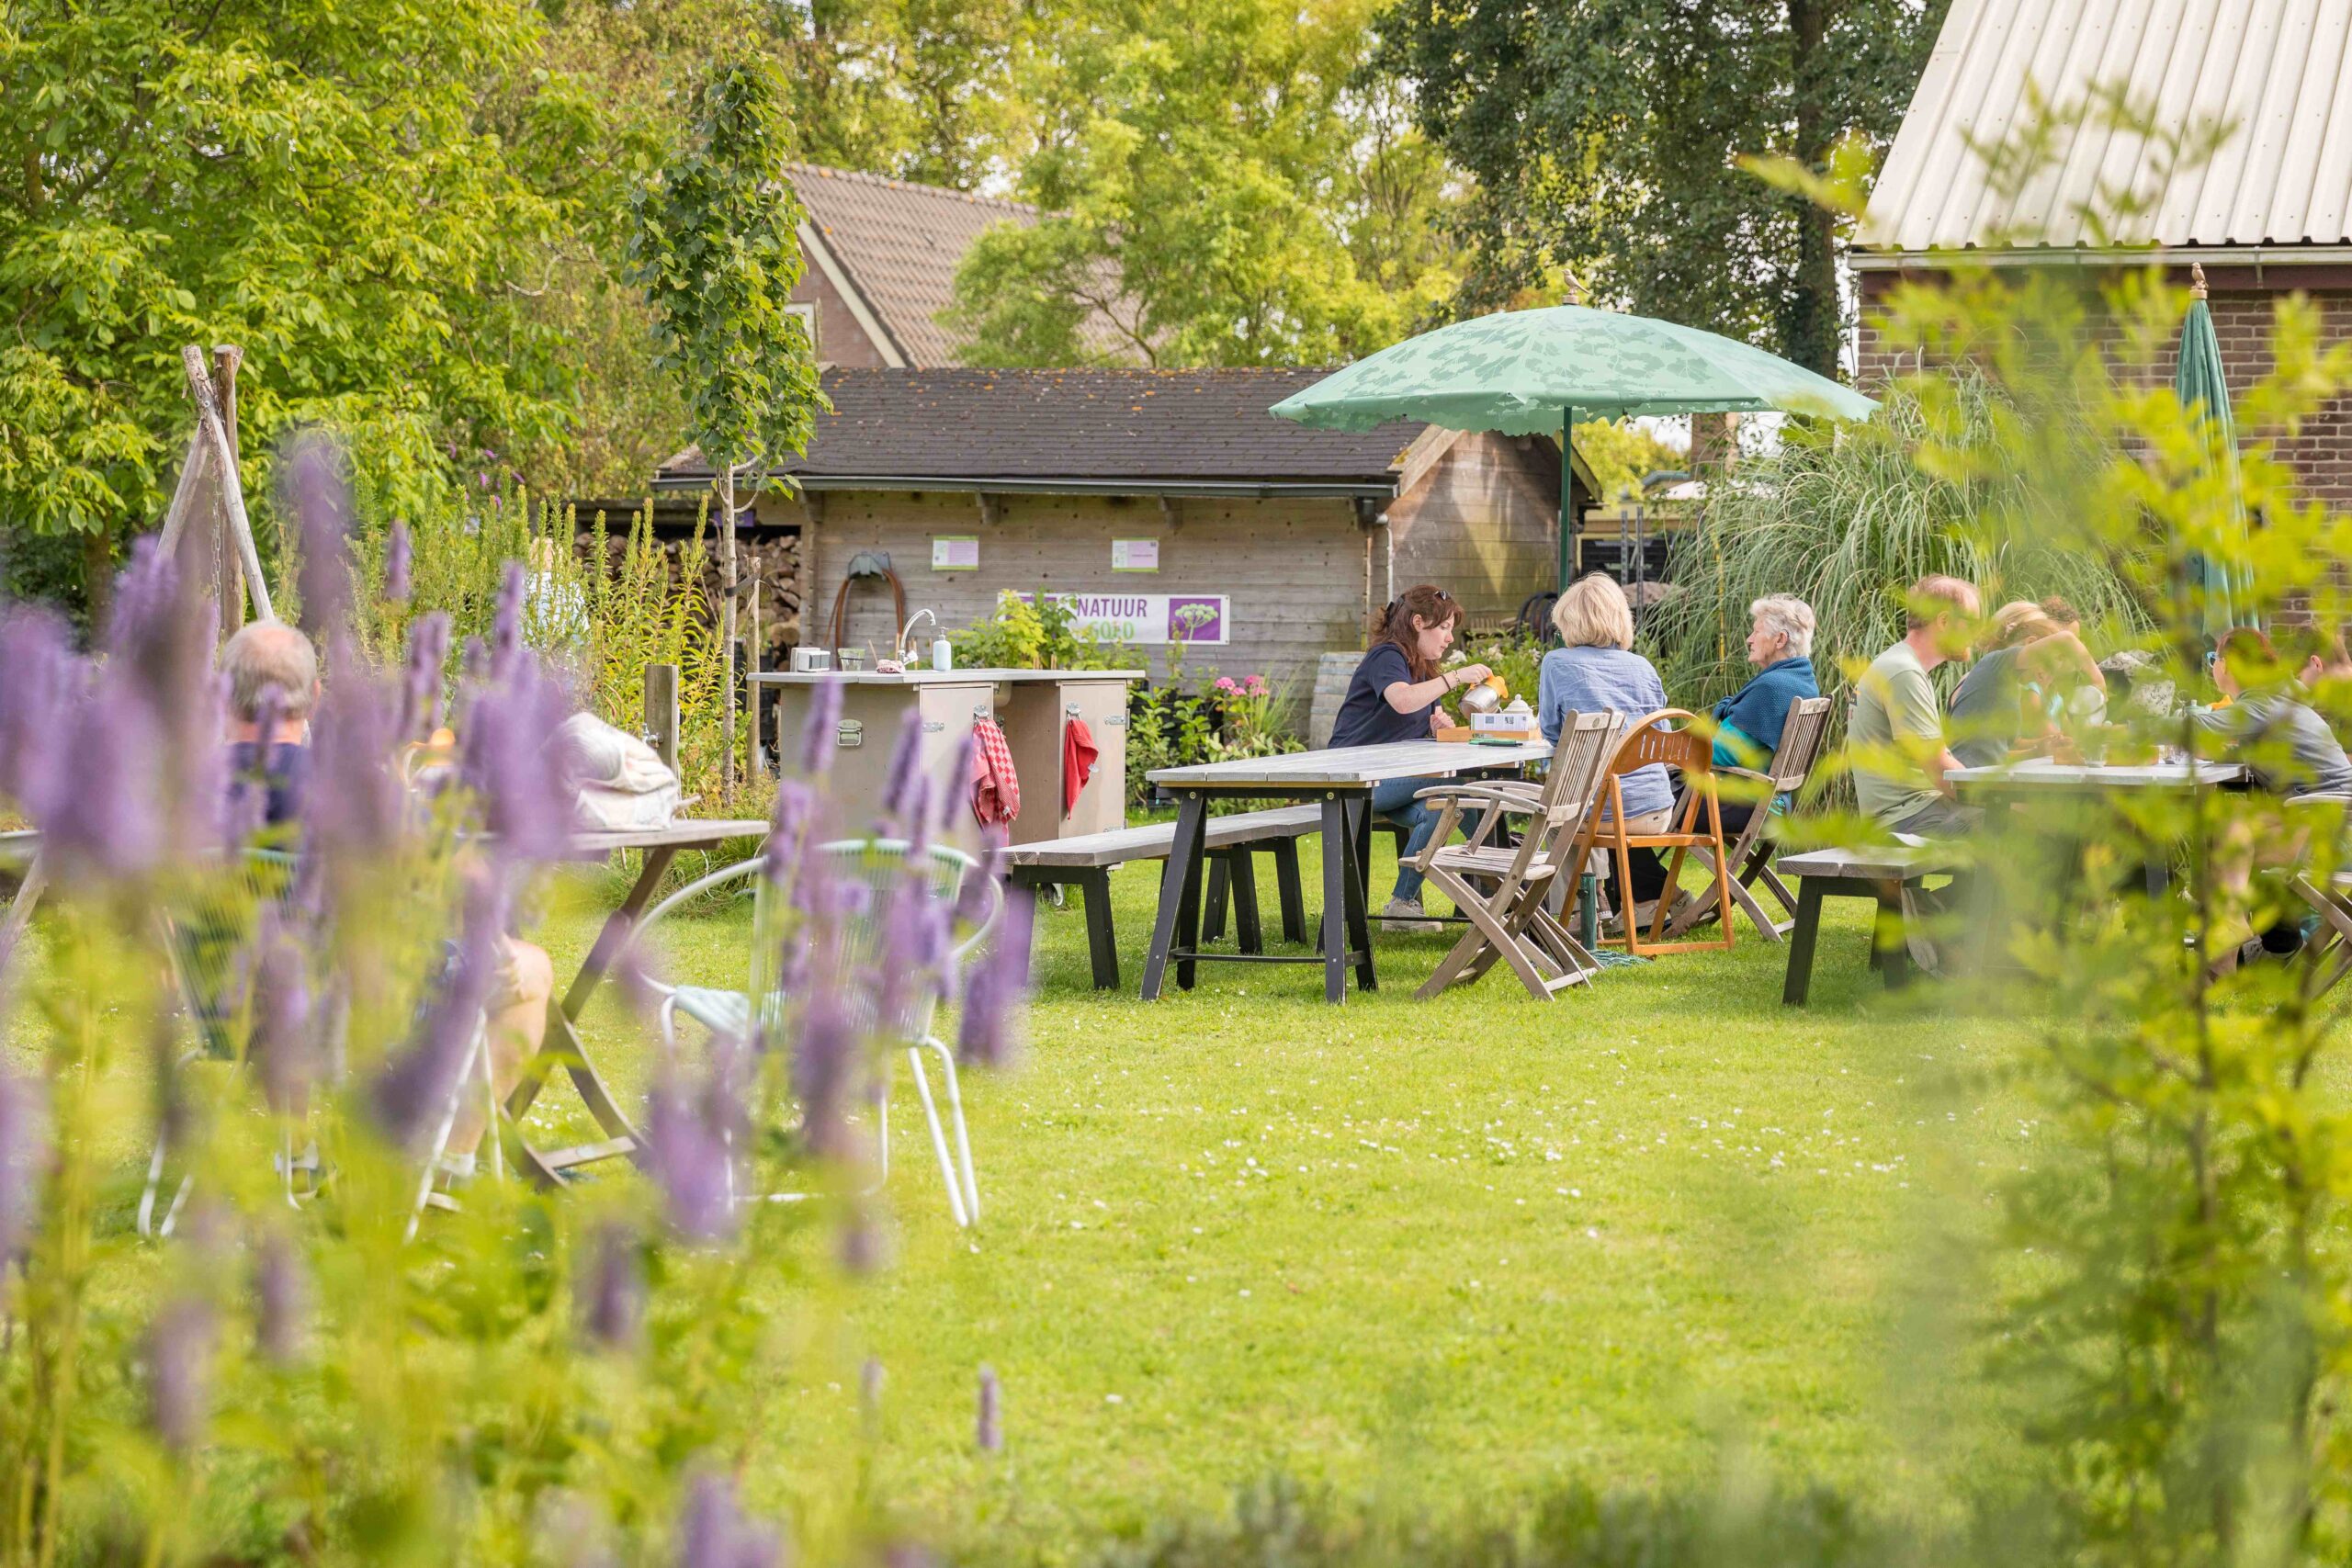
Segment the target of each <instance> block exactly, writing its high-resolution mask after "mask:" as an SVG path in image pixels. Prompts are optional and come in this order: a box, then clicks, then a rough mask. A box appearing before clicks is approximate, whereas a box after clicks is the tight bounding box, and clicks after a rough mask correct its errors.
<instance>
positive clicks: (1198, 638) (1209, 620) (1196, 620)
mask: <svg viewBox="0 0 2352 1568" xmlns="http://www.w3.org/2000/svg"><path fill="white" fill-rule="evenodd" d="M1021 597H1022V598H1023V599H1024V600H1025V599H1030V598H1032V597H1033V595H1031V594H1027V593H1023V595H1021ZM1046 597H1047V598H1048V599H1051V600H1053V601H1054V602H1055V603H1056V604H1061V605H1063V606H1065V607H1066V608H1067V609H1068V610H1069V614H1070V619H1071V621H1072V622H1073V623H1074V625H1075V628H1076V629H1077V630H1080V631H1084V632H1090V633H1091V634H1092V635H1094V636H1095V637H1102V638H1103V639H1105V640H1106V641H1108V640H1115V641H1119V642H1131V643H1136V644H1138V645H1141V646H1146V647H1159V646H1162V645H1165V644H1168V643H1183V644H1188V645H1197V646H1199V647H1202V648H1222V647H1224V646H1225V644H1226V641H1227V633H1228V630H1229V627H1230V624H1231V621H1232V602H1231V600H1229V599H1228V598H1227V596H1226V595H1224V594H1222V593H1049V594H1047V595H1046Z"/></svg>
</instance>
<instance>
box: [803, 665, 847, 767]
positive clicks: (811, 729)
mask: <svg viewBox="0 0 2352 1568" xmlns="http://www.w3.org/2000/svg"><path fill="white" fill-rule="evenodd" d="M841 727H842V683H841V682H839V681H820V682H817V683H816V685H814V686H812V687H811V688H809V720H808V722H807V723H806V724H805V725H803V726H802V727H801V730H800V771H801V772H802V773H806V774H807V775H808V776H809V777H810V778H812V779H813V778H816V777H819V776H820V775H821V774H822V773H824V772H825V771H826V770H827V769H828V768H831V766H832V765H833V752H834V751H835V750H837V749H838V747H839V744H840V731H841Z"/></svg>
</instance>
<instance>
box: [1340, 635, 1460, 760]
mask: <svg viewBox="0 0 2352 1568" xmlns="http://www.w3.org/2000/svg"><path fill="white" fill-rule="evenodd" d="M1412 679H1413V667H1412V666H1411V665H1410V664H1408V663H1407V662H1405V650H1404V649H1401V648H1399V647H1397V645H1396V644H1395V643H1393V642H1384V643H1382V644H1380V645H1379V646H1378V647H1376V648H1374V649H1373V650H1372V651H1371V652H1370V653H1367V654H1365V655H1364V656H1363V663H1361V664H1359V665H1357V666H1356V672H1355V677H1354V678H1353V679H1352V680H1351V681H1350V682H1348V694H1347V698H1346V700H1345V701H1343V702H1341V703H1340V716H1339V717H1338V718H1337V719H1334V720H1333V721H1332V724H1331V744H1332V745H1334V746H1385V745H1387V744H1389V743H1390V742H1391V741H1396V740H1427V739H1429V738H1430V708H1433V707H1435V706H1437V703H1436V701H1435V700H1434V699H1432V700H1431V701H1430V702H1429V703H1428V704H1427V705H1424V706H1421V707H1417V708H1415V709H1414V710H1413V711H1412V712H1410V713H1398V712H1397V710H1396V709H1395V708H1392V707H1390V706H1389V705H1388V699H1387V698H1386V697H1384V696H1382V695H1381V694H1382V693H1383V692H1385V691H1386V690H1388V688H1389V687H1391V686H1393V685H1395V684H1396V683H1397V682H1399V681H1404V682H1408V683H1409V682H1411V681H1412Z"/></svg>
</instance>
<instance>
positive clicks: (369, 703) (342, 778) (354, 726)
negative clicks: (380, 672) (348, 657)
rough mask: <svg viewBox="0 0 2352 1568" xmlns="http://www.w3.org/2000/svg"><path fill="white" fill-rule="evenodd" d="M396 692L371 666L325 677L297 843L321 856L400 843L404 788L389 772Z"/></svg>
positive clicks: (397, 736)
mask: <svg viewBox="0 0 2352 1568" xmlns="http://www.w3.org/2000/svg"><path fill="white" fill-rule="evenodd" d="M400 704H401V697H400V694H399V692H398V691H397V690H395V689H394V688H393V686H392V684H391V682H388V681H385V680H382V679H380V678H379V677H378V676H377V675H376V674H375V673H374V672H373V671H368V670H364V669H359V668H356V667H355V668H347V669H345V670H343V671H341V672H340V673H338V675H337V676H336V678H335V679H334V681H332V682H329V683H328V685H327V689H326V696H325V698H324V700H323V701H322V702H321V703H320V705H319V711H318V714H317V716H316V717H315V718H313V719H312V721H311V755H310V761H309V766H308V772H309V776H308V778H307V780H306V781H305V785H304V788H303V790H302V800H301V808H302V841H303V843H304V844H305V845H306V846H308V847H310V848H311V849H314V850H317V851H319V852H321V854H322V856H324V857H326V858H328V859H342V858H345V857H368V856H374V855H379V854H382V853H384V852H386V851H388V850H390V848H391V847H392V846H393V845H394V844H396V843H398V842H399V841H400V838H401V827H402V824H403V822H404V820H405V818H406V813H407V808H408V800H407V792H406V791H405V789H403V787H402V786H401V780H400V775H399V774H398V773H395V772H394V771H393V765H392V759H393V753H394V752H395V751H397V750H398V749H399V747H400V740H401V728H400V724H401V714H400Z"/></svg>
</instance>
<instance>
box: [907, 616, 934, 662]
mask: <svg viewBox="0 0 2352 1568" xmlns="http://www.w3.org/2000/svg"><path fill="white" fill-rule="evenodd" d="M922 620H928V621H929V622H930V623H931V629H932V633H933V635H934V636H936V635H937V634H938V631H939V617H938V616H937V615H933V614H932V613H931V612H930V611H929V610H917V611H916V612H915V613H914V614H913V615H909V616H908V617H907V624H906V625H905V626H900V627H899V663H901V664H904V663H905V662H906V661H907V638H909V637H912V636H913V635H914V629H915V623H916V622H917V621H922Z"/></svg>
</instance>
